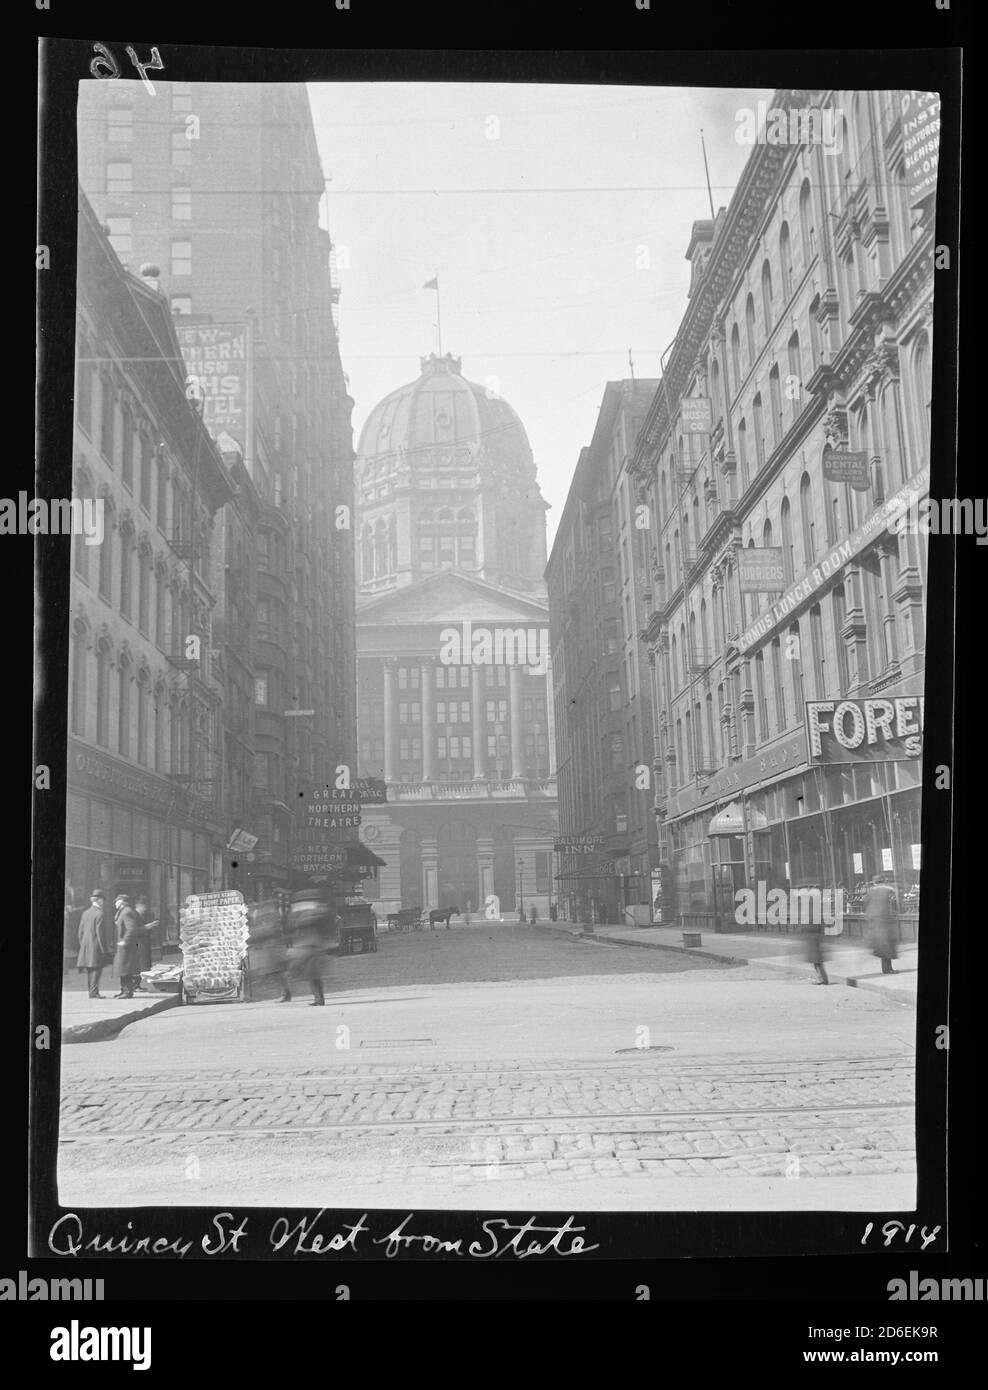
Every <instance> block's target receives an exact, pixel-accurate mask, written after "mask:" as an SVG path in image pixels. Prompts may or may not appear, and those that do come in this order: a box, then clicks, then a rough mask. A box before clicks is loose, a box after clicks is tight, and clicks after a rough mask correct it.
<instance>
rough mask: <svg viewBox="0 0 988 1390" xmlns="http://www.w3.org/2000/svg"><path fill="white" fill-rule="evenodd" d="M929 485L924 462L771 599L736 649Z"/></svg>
mask: <svg viewBox="0 0 988 1390" xmlns="http://www.w3.org/2000/svg"><path fill="white" fill-rule="evenodd" d="M929 486H930V470H929V467H928V466H927V467H926V468H922V469H920V471H919V472H918V473H917V474H916V476H915V477H914V478H913V479H911V480H910V482H908V483H907V484H906V486H905V487H904V488H900V489H899V491H898V492H896V493H895V494H893V496H892V497H890V498H889V499H888V501H886V502H883V503H882V504H881V506H878V507H876V508H875V510H874V511H873V512H872V514H871V516H869V518H868V520H867V521H865V522H864V523H863V524H862V525H861V526H859V527H858V528H857V530H855V531H852V532H851V534H850V535H849V536H848V538H847V540H846V541H841V543H840V545H836V546H834V548H833V550H831V552H830V554H829V555H827V556H826V557H825V558H824V559H823V560H821V561H820V563H819V564H818V565H814V566H813V567H812V568H811V569H808V570H807V571H806V573H805V574H804V575H803V577H802V579H800V580H799V581H798V582H797V583H796V584H793V585H792V586H791V587H790V588H789V589H787V590H786V592H785V593H784V594H782V596H781V597H780V598H778V599H776V601H775V602H774V603H770V604H769V606H768V608H767V609H766V610H765V612H764V613H762V614H761V616H760V617H758V618H757V619H756V620H755V621H754V622H753V623H752V624H751V626H750V627H749V628H748V630H747V631H746V632H745V633H743V634H742V636H741V637H740V639H739V640H738V648H739V650H740V651H742V652H746V651H748V650H749V649H750V648H751V647H754V646H755V645H756V644H757V643H758V642H760V641H761V639H762V638H763V637H766V636H767V635H768V634H769V633H770V632H771V631H772V630H773V629H774V628H776V627H778V625H779V623H781V622H782V621H783V620H784V619H785V618H787V617H788V616H789V614H790V613H792V612H794V611H795V609H797V608H799V607H800V606H801V604H802V603H803V602H804V600H805V599H807V598H809V596H810V595H811V594H813V593H815V592H816V590H817V589H820V588H822V587H823V585H824V584H826V583H827V581H828V580H829V579H832V578H833V576H834V575H835V574H837V573H838V572H839V571H840V570H841V569H842V568H843V567H844V565H846V564H847V563H848V561H849V560H852V559H853V558H854V556H855V555H857V554H858V552H859V551H861V550H864V548H865V547H866V546H867V545H870V544H871V542H872V541H873V540H874V539H875V537H876V536H878V535H880V534H881V532H882V531H886V530H888V529H889V524H890V522H892V521H894V519H895V518H896V517H897V516H900V515H901V514H902V513H903V512H904V511H906V510H907V509H908V508H909V507H910V506H914V505H915V503H916V501H917V500H918V499H919V498H920V497H922V496H923V494H924V493H925V492H926V491H927V489H928V488H929Z"/></svg>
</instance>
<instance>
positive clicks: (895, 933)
mask: <svg viewBox="0 0 988 1390" xmlns="http://www.w3.org/2000/svg"><path fill="white" fill-rule="evenodd" d="M896 914H897V904H896V900H895V890H894V888H893V887H892V885H891V883H890V882H889V876H888V874H879V875H878V877H877V878H876V879H875V881H874V883H873V884H872V885H871V887H870V888H869V889H868V892H867V895H866V897H865V904H864V915H865V922H866V924H867V928H866V930H867V941H868V945H869V946H870V947H871V950H872V954H873V955H876V956H878V957H879V959H880V960H881V962H882V974H883V975H893V974H894V973H895V972H894V971H893V969H892V962H893V961H894V960H895V958H896V956H897V955H898V954H899V923H898V918H897V915H896Z"/></svg>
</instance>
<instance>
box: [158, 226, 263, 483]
mask: <svg viewBox="0 0 988 1390" xmlns="http://www.w3.org/2000/svg"><path fill="white" fill-rule="evenodd" d="M172 274H173V275H191V274H192V242H191V241H173V242H172ZM275 505H277V503H276V504H275Z"/></svg>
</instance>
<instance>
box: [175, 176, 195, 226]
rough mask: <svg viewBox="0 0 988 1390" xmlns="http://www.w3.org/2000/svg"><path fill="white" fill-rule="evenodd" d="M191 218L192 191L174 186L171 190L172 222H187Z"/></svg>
mask: <svg viewBox="0 0 988 1390" xmlns="http://www.w3.org/2000/svg"><path fill="white" fill-rule="evenodd" d="M191 218H192V189H191V188H184V187H181V186H179V185H177V184H176V186H175V187H174V188H173V189H172V220H173V221H175V222H188V221H190V220H191Z"/></svg>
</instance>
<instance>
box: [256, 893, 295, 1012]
mask: <svg viewBox="0 0 988 1390" xmlns="http://www.w3.org/2000/svg"><path fill="white" fill-rule="evenodd" d="M249 911H250V942H249V945H250V971H251V975H252V976H257V977H260V978H264V977H265V976H270V977H271V978H272V979H273V980H274V981H275V982H276V983H277V984H279V985H280V986H281V996H280V998H279V999H278V1003H279V1004H290V1003H291V1000H292V993H291V990H290V989H289V988H288V963H289V962H288V942H287V940H286V937H285V930H284V923H283V919H282V912H281V907H280V905H279V904H278V903H277V902H276V901H275V899H274V898H269V899H267V900H266V901H264V902H259V903H251V905H250V909H249Z"/></svg>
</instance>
